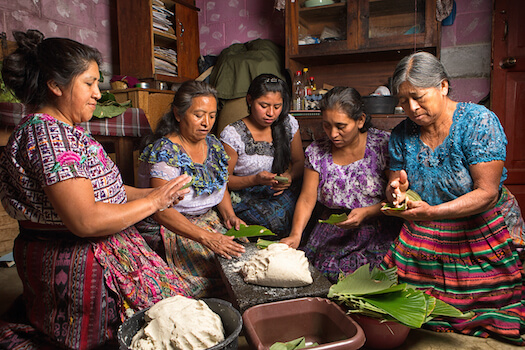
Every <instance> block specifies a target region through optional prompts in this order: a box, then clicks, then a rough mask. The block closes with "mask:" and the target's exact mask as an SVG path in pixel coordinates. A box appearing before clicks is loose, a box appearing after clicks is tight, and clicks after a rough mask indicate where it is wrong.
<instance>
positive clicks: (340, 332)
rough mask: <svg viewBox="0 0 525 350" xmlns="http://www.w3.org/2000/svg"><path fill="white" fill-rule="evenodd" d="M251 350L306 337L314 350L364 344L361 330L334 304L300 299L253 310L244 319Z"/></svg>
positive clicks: (350, 349)
mask: <svg viewBox="0 0 525 350" xmlns="http://www.w3.org/2000/svg"><path fill="white" fill-rule="evenodd" d="M242 318H243V323H244V333H245V335H246V340H247V341H248V344H249V345H250V347H251V349H257V350H263V349H265V350H266V349H269V348H270V346H272V345H273V344H274V343H276V342H288V341H291V340H294V339H297V338H300V337H305V340H306V344H307V345H308V344H312V343H318V344H319V346H316V347H312V349H318V350H321V349H325V350H328V349H330V350H336V349H337V350H353V349H359V348H361V347H362V346H363V344H364V343H365V335H364V332H363V330H362V329H361V327H360V326H359V325H358V324H357V323H356V322H355V321H354V320H352V319H351V318H350V317H348V316H347V315H346V314H345V312H344V311H343V310H342V309H341V308H340V307H339V306H338V305H337V304H335V303H334V302H332V301H330V300H328V299H325V298H300V299H292V300H284V301H276V302H272V303H267V304H260V305H256V306H252V307H250V308H249V309H247V310H246V311H245V312H244V314H243V315H242Z"/></svg>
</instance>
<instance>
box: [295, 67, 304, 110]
mask: <svg viewBox="0 0 525 350" xmlns="http://www.w3.org/2000/svg"><path fill="white" fill-rule="evenodd" d="M304 92H305V90H304V83H303V76H302V74H301V71H300V70H298V71H297V72H296V73H295V76H294V80H293V103H292V109H293V110H296V111H301V110H303V109H304V96H305V95H304Z"/></svg>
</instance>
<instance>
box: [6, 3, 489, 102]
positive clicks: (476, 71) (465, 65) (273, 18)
mask: <svg viewBox="0 0 525 350" xmlns="http://www.w3.org/2000/svg"><path fill="white" fill-rule="evenodd" d="M130 1H132V0H130ZM111 3H112V0H0V30H1V31H2V32H6V33H7V34H8V39H9V40H13V37H12V35H11V32H12V31H13V30H22V31H25V30H27V29H39V30H40V31H42V32H43V33H44V34H45V35H46V36H47V37H51V36H63V37H69V38H72V39H75V40H78V41H80V42H83V43H85V44H88V45H91V46H94V47H96V48H98V49H99V50H100V51H101V52H102V54H103V57H104V62H105V63H104V64H103V66H102V67H101V68H102V71H103V73H104V75H107V76H108V77H111V74H112V59H113V57H112V55H114V53H113V52H112V47H116V44H115V43H112V42H111V37H112V33H111V20H110V5H111ZM456 3H457V14H456V20H455V22H454V24H453V25H452V26H448V27H443V30H442V50H441V58H442V61H443V63H444V64H445V67H446V68H447V70H448V71H449V73H450V74H451V76H452V80H453V84H452V87H453V95H452V96H453V97H454V98H455V99H457V100H461V101H472V102H478V101H479V100H480V99H482V98H483V97H484V96H486V95H487V94H488V92H489V91H490V46H491V43H490V40H491V39H490V38H491V19H492V0H456ZM274 4H275V0H196V1H195V5H196V6H197V7H198V8H200V11H199V32H200V51H201V54H203V55H210V54H211V55H218V54H220V52H221V51H222V50H223V49H224V48H226V47H228V46H230V45H231V44H233V43H243V42H247V41H250V40H254V39H257V38H263V39H270V40H272V41H274V42H275V43H277V44H279V45H281V46H284V12H283V11H277V10H275V9H274ZM108 81H109V78H108V79H106V82H108Z"/></svg>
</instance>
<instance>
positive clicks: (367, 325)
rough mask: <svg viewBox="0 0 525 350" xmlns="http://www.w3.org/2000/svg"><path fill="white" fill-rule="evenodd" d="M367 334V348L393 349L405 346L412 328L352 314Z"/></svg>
mask: <svg viewBox="0 0 525 350" xmlns="http://www.w3.org/2000/svg"><path fill="white" fill-rule="evenodd" d="M351 317H352V318H353V319H354V320H355V321H356V322H357V323H358V324H359V325H360V326H361V328H362V329H363V331H364V332H365V337H366V342H365V347H367V348H370V349H393V348H397V347H398V346H400V345H401V344H403V343H404V342H405V340H406V338H407V337H408V333H409V332H410V327H407V326H405V325H404V324H401V323H399V322H395V321H383V322H382V321H381V320H379V319H377V318H373V317H368V316H363V315H359V314H352V316H351Z"/></svg>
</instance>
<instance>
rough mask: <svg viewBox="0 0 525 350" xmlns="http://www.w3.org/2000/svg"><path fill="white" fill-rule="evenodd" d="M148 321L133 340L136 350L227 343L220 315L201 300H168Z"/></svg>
mask: <svg viewBox="0 0 525 350" xmlns="http://www.w3.org/2000/svg"><path fill="white" fill-rule="evenodd" d="M144 318H145V320H146V324H145V325H144V327H142V328H141V329H140V330H139V331H138V332H137V334H136V335H135V336H134V337H133V340H132V341H131V349H133V350H150V349H151V350H154V349H155V350H164V349H166V350H193V349H207V348H210V347H212V346H214V345H216V344H218V343H220V342H222V341H223V340H224V328H223V325H222V321H221V318H220V316H219V315H217V314H216V313H214V312H213V311H212V310H211V309H210V308H209V307H208V305H207V304H206V303H205V302H204V301H201V300H195V299H190V298H186V297H184V296H182V295H177V296H174V297H170V298H166V299H163V300H161V301H159V302H158V303H156V304H155V305H153V306H152V307H151V308H150V309H149V310H148V311H146V312H145V316H144Z"/></svg>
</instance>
